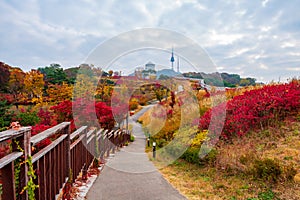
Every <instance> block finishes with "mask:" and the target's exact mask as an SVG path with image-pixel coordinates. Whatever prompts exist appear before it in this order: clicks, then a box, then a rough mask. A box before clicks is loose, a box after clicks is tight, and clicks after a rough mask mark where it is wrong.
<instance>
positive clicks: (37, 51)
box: [0, 0, 300, 81]
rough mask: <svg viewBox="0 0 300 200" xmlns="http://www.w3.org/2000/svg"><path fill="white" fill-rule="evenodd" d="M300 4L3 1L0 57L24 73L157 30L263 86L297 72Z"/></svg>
mask: <svg viewBox="0 0 300 200" xmlns="http://www.w3.org/2000/svg"><path fill="white" fill-rule="evenodd" d="M297 3H298V2H297V0H290V1H288V2H284V1H281V0H262V1H235V0H229V1H226V2H224V1H221V0H219V1H213V2H212V1H208V0H205V1H201V3H199V2H198V1H196V0H186V1H179V0H178V1H172V0H166V1H146V0H141V1H126V2H125V1H108V0H103V1H91V0H81V1H64V2H61V1H53V0H45V1H35V0H25V1H1V2H0V13H1V17H0V25H1V30H0V37H1V41H0V45H1V49H0V55H1V57H0V60H2V61H4V62H7V63H8V64H12V65H15V66H22V68H26V69H30V68H32V67H37V66H45V65H49V64H50V63H51V62H59V63H61V64H62V65H63V66H65V67H70V66H76V65H79V64H80V63H81V62H83V61H84V59H85V58H86V57H87V56H88V54H89V52H90V51H91V50H92V49H94V48H95V47H96V46H97V45H98V44H99V43H101V42H103V41H105V40H107V39H109V38H111V37H114V36H116V35H118V34H120V33H123V32H126V31H130V30H133V29H136V28H144V27H158V28H164V29H169V30H174V31H177V32H179V33H182V34H184V35H186V36H187V37H190V38H191V39H193V40H194V41H196V42H197V43H198V44H199V45H200V46H202V47H203V48H204V49H205V50H206V51H207V53H208V54H209V55H210V56H211V58H212V60H213V61H214V62H215V63H216V65H217V67H218V70H222V71H227V72H230V73H243V75H245V76H250V75H251V76H254V77H260V78H262V77H263V78H264V79H265V80H266V81H267V80H271V79H274V77H275V78H277V77H279V76H280V75H281V74H282V75H284V76H294V75H296V74H297V73H298V71H299V54H300V46H299V44H300V20H299V19H300V13H299V12H298V9H297V6H295V5H297ZM169 46H170V47H171V46H172V44H169ZM162 59H163V58H162ZM124 62H125V60H124ZM124 65H126V64H124ZM23 66H25V67H23Z"/></svg>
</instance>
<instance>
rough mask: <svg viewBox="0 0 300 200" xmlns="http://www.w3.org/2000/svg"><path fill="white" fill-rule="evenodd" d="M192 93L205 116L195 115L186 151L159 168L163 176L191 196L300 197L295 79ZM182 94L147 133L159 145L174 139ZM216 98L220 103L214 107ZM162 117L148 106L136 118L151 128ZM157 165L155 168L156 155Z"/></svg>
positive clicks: (299, 98)
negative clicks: (203, 150) (219, 117)
mask: <svg viewBox="0 0 300 200" xmlns="http://www.w3.org/2000/svg"><path fill="white" fill-rule="evenodd" d="M194 92H195V95H196V96H197V97H198V101H199V105H201V106H200V107H199V108H200V112H201V113H204V114H203V115H202V116H201V117H200V119H195V122H199V123H195V124H197V126H195V127H193V128H189V129H188V130H186V131H185V133H184V134H183V135H181V137H182V140H183V141H184V142H186V143H190V144H191V145H190V146H188V147H187V148H188V149H187V151H186V152H185V153H184V154H183V155H182V156H181V157H180V158H179V159H178V160H176V161H175V162H174V163H173V164H171V165H169V166H168V167H165V168H162V169H161V172H162V174H163V175H164V176H165V177H166V179H168V180H169V182H170V183H171V184H173V185H174V186H175V187H176V188H177V189H178V190H179V191H181V192H182V193H183V194H184V195H186V196H187V197H188V198H189V199H232V200H234V199H248V200H254V199H263V200H267V199H295V200H296V199H300V187H299V186H300V185H299V184H300V179H299V178H300V174H299V173H300V156H299V155H300V140H299V137H300V132H299V128H300V110H299V109H300V82H299V80H293V81H291V82H290V83H287V84H275V83H274V84H270V85H266V86H257V87H248V88H239V89H227V90H226V92H225V93H220V92H217V91H216V92H214V91H212V92H211V94H210V95H207V94H206V93H205V92H204V91H203V90H199V91H194ZM185 95H186V94H184V92H182V93H178V94H177V96H176V100H174V99H173V100H172V98H171V97H169V98H168V100H166V101H163V102H162V103H161V104H160V105H161V106H163V107H164V109H165V110H166V111H165V112H166V113H167V114H166V116H164V117H166V120H165V123H164V126H162V128H161V129H160V130H159V131H158V132H157V133H156V134H155V135H153V136H152V137H151V140H153V141H155V142H156V143H157V144H158V146H159V147H160V148H164V147H165V146H166V145H168V143H169V142H170V141H171V140H172V139H173V138H175V137H178V136H177V135H176V134H178V130H177V129H178V127H179V126H180V123H181V122H180V118H181V107H182V106H183V104H184V101H182V99H184V97H185ZM224 97H226V98H224ZM216 99H218V100H219V102H218V104H217V105H212V103H213V102H216ZM220 99H223V100H220ZM170 104H175V106H173V108H172V106H170ZM223 108H226V118H225V121H224V122H222V121H220V122H219V121H217V123H214V124H210V120H211V116H212V113H214V115H216V114H218V113H222V109H223ZM162 117H163V116H159V115H157V111H156V110H150V111H149V112H148V113H145V115H144V116H142V117H141V118H140V122H141V123H142V124H143V125H144V127H145V128H146V129H149V128H151V126H153V128H155V127H157V124H156V122H155V121H160V120H162V119H163V118H162ZM153 118H156V119H153ZM159 118H161V119H159ZM220 126H223V128H222V134H221V137H220V140H219V141H218V142H217V143H216V145H215V146H214V148H213V149H212V150H211V151H210V153H209V154H208V155H207V156H206V157H204V158H203V159H200V158H199V156H198V153H199V149H200V147H201V144H202V143H203V142H204V141H205V140H207V138H210V139H211V140H212V141H213V140H214V139H216V138H215V137H213V136H214V131H217V130H218V128H219V127H220ZM208 129H209V131H208ZM193 132H196V134H193ZM181 134H182V133H181ZM185 134H186V135H187V136H191V135H192V136H193V137H189V138H188V139H189V140H191V141H190V142H187V137H184V135H185ZM184 142H183V143H184ZM148 150H150V148H148ZM156 164H157V165H158V166H159V164H160V163H159V159H157V161H156Z"/></svg>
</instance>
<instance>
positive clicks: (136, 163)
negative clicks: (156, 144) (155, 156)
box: [86, 106, 186, 200]
mask: <svg viewBox="0 0 300 200" xmlns="http://www.w3.org/2000/svg"><path fill="white" fill-rule="evenodd" d="M150 107H151V106H147V107H145V108H143V109H142V110H141V111H140V112H138V113H137V114H136V115H134V116H133V117H132V118H131V119H130V124H132V126H133V135H134V136H135V141H134V142H133V143H131V144H130V145H129V146H127V147H124V148H122V149H121V150H120V151H119V152H117V153H116V154H115V155H114V156H113V157H112V158H110V159H109V160H108V162H107V163H106V165H105V167H104V169H103V171H102V172H101V174H100V176H98V178H97V180H96V181H95V182H94V184H93V186H92V187H91V189H90V190H89V192H88V194H87V196H86V198H87V199H88V200H98V199H101V200H102V199H103V200H121V199H122V200H124V199H125V200H148V199H151V200H155V199H157V200H158V199H159V200H180V199H186V198H185V197H184V196H182V195H181V194H180V193H179V192H178V191H177V190H176V189H174V188H173V187H172V186H171V185H170V184H169V183H168V182H167V181H166V180H165V179H164V178H163V177H162V175H161V174H160V173H159V172H158V171H157V169H156V168H155V166H154V165H153V164H152V162H150V161H149V158H148V156H147V154H146V153H145V139H146V138H145V135H144V133H143V131H142V128H141V125H140V124H138V123H137V122H136V120H137V119H138V118H139V116H141V115H142V114H143V113H144V112H145V111H146V110H148V109H149V108H150Z"/></svg>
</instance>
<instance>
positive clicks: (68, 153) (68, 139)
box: [64, 124, 72, 179]
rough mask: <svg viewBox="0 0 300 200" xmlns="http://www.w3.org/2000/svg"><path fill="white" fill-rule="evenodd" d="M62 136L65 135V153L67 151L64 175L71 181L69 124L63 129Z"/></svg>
mask: <svg viewBox="0 0 300 200" xmlns="http://www.w3.org/2000/svg"><path fill="white" fill-rule="evenodd" d="M64 134H67V138H66V148H67V149H66V151H67V159H66V175H67V177H68V178H69V179H70V178H71V179H72V177H70V175H71V173H70V170H71V148H70V146H71V138H70V134H71V127H70V124H68V126H67V127H66V128H65V129H64Z"/></svg>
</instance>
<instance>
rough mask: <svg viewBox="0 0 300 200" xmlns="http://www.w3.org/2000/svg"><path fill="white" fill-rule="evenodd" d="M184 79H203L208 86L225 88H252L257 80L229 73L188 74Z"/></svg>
mask: <svg viewBox="0 0 300 200" xmlns="http://www.w3.org/2000/svg"><path fill="white" fill-rule="evenodd" d="M182 75H183V76H184V77H189V78H197V79H203V80H204V82H205V83H206V84H208V85H214V86H225V87H237V86H250V85H256V84H257V83H256V79H255V78H249V77H248V78H241V76H240V75H238V74H228V73H218V72H216V73H211V74H206V73H203V72H201V73H196V72H188V73H183V74H182Z"/></svg>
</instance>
